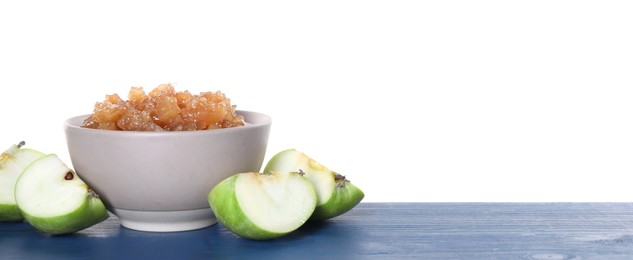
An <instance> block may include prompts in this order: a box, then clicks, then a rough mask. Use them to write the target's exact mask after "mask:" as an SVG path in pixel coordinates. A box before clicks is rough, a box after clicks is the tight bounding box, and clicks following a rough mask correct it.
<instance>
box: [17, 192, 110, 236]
mask: <svg viewBox="0 0 633 260" xmlns="http://www.w3.org/2000/svg"><path fill="white" fill-rule="evenodd" d="M22 215H24V218H25V219H26V220H27V221H28V222H29V223H30V224H31V225H32V226H33V227H34V228H36V229H38V230H40V231H42V232H45V233H48V234H51V235H63V234H70V233H74V232H77V231H80V230H83V229H86V228H89V227H91V226H93V225H95V224H97V223H99V222H101V221H104V220H106V219H107V218H108V211H107V210H106V208H105V206H104V205H103V203H102V202H101V200H100V199H99V198H96V197H90V198H87V199H86V201H85V203H84V204H82V205H81V206H80V207H79V208H77V210H75V211H73V212H71V213H68V214H66V215H62V216H57V217H37V216H31V215H29V214H27V213H24V212H22Z"/></svg>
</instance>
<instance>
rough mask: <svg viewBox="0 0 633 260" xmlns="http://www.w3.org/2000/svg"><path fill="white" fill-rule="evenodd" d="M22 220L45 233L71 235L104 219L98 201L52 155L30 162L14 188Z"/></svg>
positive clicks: (78, 179) (104, 213)
mask: <svg viewBox="0 0 633 260" xmlns="http://www.w3.org/2000/svg"><path fill="white" fill-rule="evenodd" d="M15 200H16V202H17V205H18V208H19V209H20V212H21V213H22V215H23V216H24V218H25V219H26V220H27V221H28V222H29V223H30V224H31V225H32V226H33V227H35V228H37V229H39V230H41V231H43V232H46V233H49V234H54V235H58V234H68V233H73V232H76V231H79V230H82V229H85V228H88V227H90V226H92V225H94V224H97V223H99V222H101V221H103V220H105V219H107V218H108V212H107V210H106V208H105V206H104V205H103V203H102V202H101V199H99V197H98V196H97V195H96V194H95V193H94V192H93V191H92V190H91V189H90V188H89V187H88V185H87V184H86V183H85V182H84V181H83V180H81V179H80V178H79V176H77V174H76V173H75V172H74V171H73V170H71V169H70V168H68V166H66V165H65V164H64V163H63V162H62V161H61V160H60V159H59V158H58V157H57V155H55V154H49V155H46V156H44V157H42V158H40V159H37V160H36V161H34V162H33V163H31V164H30V165H29V166H28V167H27V168H26V169H25V170H24V172H22V174H21V175H20V177H19V178H18V181H17V183H16V185H15Z"/></svg>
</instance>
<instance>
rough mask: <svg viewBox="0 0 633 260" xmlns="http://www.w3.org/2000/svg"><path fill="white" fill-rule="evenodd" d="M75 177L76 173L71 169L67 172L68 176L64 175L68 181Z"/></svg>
mask: <svg viewBox="0 0 633 260" xmlns="http://www.w3.org/2000/svg"><path fill="white" fill-rule="evenodd" d="M73 178H75V175H74V174H73V172H71V171H68V172H67V173H66V176H64V180H67V181H69V180H72V179H73Z"/></svg>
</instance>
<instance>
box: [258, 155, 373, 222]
mask: <svg viewBox="0 0 633 260" xmlns="http://www.w3.org/2000/svg"><path fill="white" fill-rule="evenodd" d="M294 171H302V172H304V173H305V176H306V177H307V178H308V179H310V181H311V182H312V184H313V185H314V188H315V189H316V192H317V195H318V196H317V197H318V203H317V207H316V209H315V210H314V214H313V215H312V217H311V219H312V220H325V219H329V218H333V217H336V216H338V215H341V214H343V213H345V212H347V211H349V210H351V209H352V208H354V207H355V206H356V205H358V203H360V201H361V200H362V199H363V198H364V197H365V194H364V193H363V191H362V190H360V189H359V188H358V187H356V186H355V185H353V184H352V183H351V182H350V181H349V180H347V179H346V178H345V176H343V175H341V174H338V173H336V172H334V171H332V170H330V169H328V168H327V167H325V166H323V165H321V164H320V163H318V162H317V161H315V160H313V159H312V158H310V157H308V156H307V155H305V154H304V153H302V152H299V151H297V150H295V149H288V150H284V151H281V152H279V153H278V154H276V155H275V156H273V157H272V158H271V159H270V161H269V162H268V164H266V167H265V168H264V172H294Z"/></svg>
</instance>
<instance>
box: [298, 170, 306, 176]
mask: <svg viewBox="0 0 633 260" xmlns="http://www.w3.org/2000/svg"><path fill="white" fill-rule="evenodd" d="M297 174H299V175H301V176H304V175H306V173H305V172H303V170H301V169H299V171H297Z"/></svg>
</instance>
